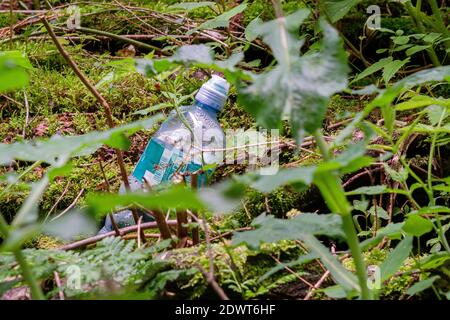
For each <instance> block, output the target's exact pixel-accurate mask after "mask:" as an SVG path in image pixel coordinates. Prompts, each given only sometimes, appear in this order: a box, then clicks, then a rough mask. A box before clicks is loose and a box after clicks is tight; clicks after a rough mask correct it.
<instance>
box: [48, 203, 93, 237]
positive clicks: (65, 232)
mask: <svg viewBox="0 0 450 320" xmlns="http://www.w3.org/2000/svg"><path fill="white" fill-rule="evenodd" d="M43 232H44V233H46V234H49V235H51V236H54V237H58V238H61V239H65V240H69V241H70V240H73V239H74V238H76V237H80V236H81V235H82V236H85V237H89V236H93V235H95V234H96V233H97V224H96V222H95V220H94V219H93V218H92V217H90V216H89V215H87V214H86V213H85V212H84V211H80V210H78V209H75V210H72V211H70V212H67V213H66V214H65V215H63V216H62V217H60V218H57V219H55V220H53V221H51V222H49V223H46V224H44V226H43Z"/></svg>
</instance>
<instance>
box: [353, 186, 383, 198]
mask: <svg viewBox="0 0 450 320" xmlns="http://www.w3.org/2000/svg"><path fill="white" fill-rule="evenodd" d="M387 192H388V188H387V187H386V186H385V185H379V186H368V187H359V188H357V189H355V190H352V191H348V192H346V194H347V195H351V196H353V195H357V194H365V195H374V194H381V193H387Z"/></svg>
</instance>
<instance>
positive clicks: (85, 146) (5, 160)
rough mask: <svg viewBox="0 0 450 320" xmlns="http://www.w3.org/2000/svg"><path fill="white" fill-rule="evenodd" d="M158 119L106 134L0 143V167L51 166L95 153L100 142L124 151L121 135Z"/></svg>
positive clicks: (112, 130)
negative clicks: (15, 162) (39, 163)
mask: <svg viewBox="0 0 450 320" xmlns="http://www.w3.org/2000/svg"><path fill="white" fill-rule="evenodd" d="M161 118H162V116H161V115H156V116H153V117H150V118H147V119H144V120H139V121H135V122H131V123H128V124H126V125H123V126H120V127H116V128H114V129H110V130H107V131H93V132H90V133H87V134H85V135H79V136H64V137H62V136H58V135H54V136H53V137H51V138H50V139H40V140H35V141H26V142H16V143H11V144H3V143H0V165H7V164H9V163H10V162H11V161H13V160H15V159H16V160H23V161H33V162H35V161H44V162H46V163H48V164H52V165H55V164H57V163H58V159H60V158H67V159H68V158H69V157H75V156H86V155H89V154H91V153H93V152H94V151H95V150H97V149H98V148H99V147H100V146H101V145H102V144H103V143H104V144H107V145H109V146H111V147H117V148H122V149H126V147H128V146H129V141H128V139H126V138H125V136H124V134H125V133H126V134H132V133H134V132H136V131H137V130H140V129H144V128H149V127H151V126H153V125H154V124H155V123H156V121H158V120H160V119H161Z"/></svg>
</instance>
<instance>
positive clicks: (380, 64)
mask: <svg viewBox="0 0 450 320" xmlns="http://www.w3.org/2000/svg"><path fill="white" fill-rule="evenodd" d="M392 60H393V59H392V57H388V58H384V59H381V60H380V61H377V62H375V63H374V64H372V65H371V66H369V67H367V68H366V69H364V71H363V72H361V73H360V74H358V75H357V76H356V77H355V78H354V79H353V80H352V82H356V81H358V80H361V79H364V78H365V77H367V76H370V75H371V74H373V73H375V72H377V71H379V70H381V69H383V68H384V67H385V66H386V65H388V64H389V63H391V62H392Z"/></svg>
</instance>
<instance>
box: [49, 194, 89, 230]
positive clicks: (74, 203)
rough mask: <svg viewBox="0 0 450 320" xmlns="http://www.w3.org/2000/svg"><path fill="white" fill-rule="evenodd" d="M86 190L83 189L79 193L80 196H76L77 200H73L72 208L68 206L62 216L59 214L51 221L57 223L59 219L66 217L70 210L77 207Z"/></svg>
mask: <svg viewBox="0 0 450 320" xmlns="http://www.w3.org/2000/svg"><path fill="white" fill-rule="evenodd" d="M83 192H84V189H81V190H80V192H79V193H78V195H77V196H76V198H75V200H73V202H72V203H71V204H70V206H68V207H67V208H66V209H64V210H63V211H62V212H61V213H60V214H58V215H57V216H56V217H53V219H52V220H50V222H51V221H55V220H56V219H58V218H61V217H62V216H63V215H65V214H66V213H67V212H68V211H69V210H70V209H72V208H73V207H75V205H76V204H77V202H78V200H79V199H80V197H81V195H82V194H83Z"/></svg>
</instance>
